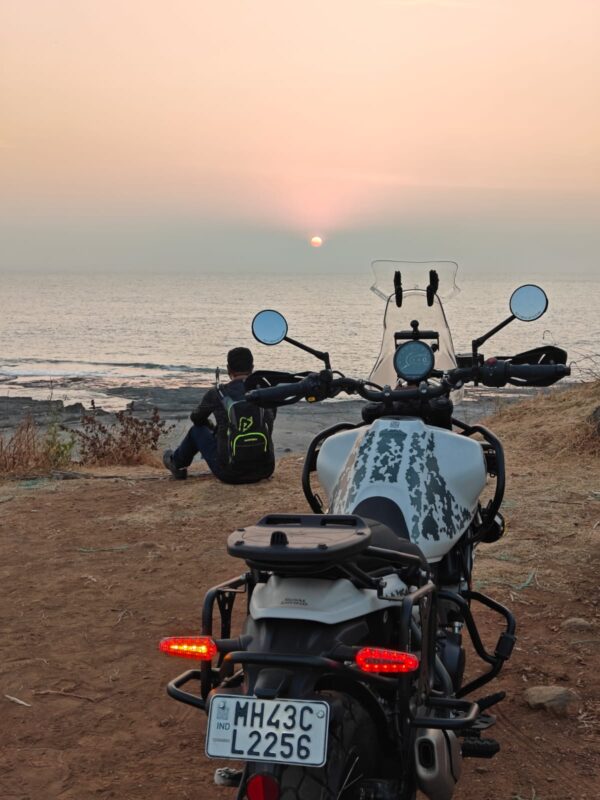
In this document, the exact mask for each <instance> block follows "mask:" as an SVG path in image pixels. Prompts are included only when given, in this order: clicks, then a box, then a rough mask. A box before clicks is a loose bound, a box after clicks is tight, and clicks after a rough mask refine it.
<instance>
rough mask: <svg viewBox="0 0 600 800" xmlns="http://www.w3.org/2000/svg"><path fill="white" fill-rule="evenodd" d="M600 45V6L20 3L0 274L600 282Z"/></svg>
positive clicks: (8, 95)
mask: <svg viewBox="0 0 600 800" xmlns="http://www.w3.org/2000/svg"><path fill="white" fill-rule="evenodd" d="M599 41H600V2H599V0H437V1H436V0H404V1H403V0H318V1H317V0H296V2H291V1H290V0H213V2H204V1H203V0H170V1H169V2H168V3H167V2H162V1H161V2H159V0H3V2H2V3H1V5H0V203H1V205H0V211H1V212H2V219H1V221H0V226H1V227H0V233H1V234H2V241H3V243H2V242H0V248H1V250H0V266H1V267H4V268H9V269H10V268H23V267H32V268H43V267H50V268H53V269H58V268H63V267H64V268H77V267H86V268H90V267H93V268H97V269H101V268H122V267H123V268H124V267H145V268H149V269H150V268H151V269H162V268H165V269H166V268H191V269H206V270H210V269H215V268H219V269H222V268H231V269H237V268H240V267H244V266H245V267H252V268H262V267H264V268H266V269H272V268H274V267H276V266H277V265H281V268H287V267H290V266H293V267H298V266H305V267H306V268H307V269H308V268H309V269H325V268H327V269H340V270H342V269H344V268H349V269H358V268H360V267H361V266H362V265H364V264H365V263H367V262H368V261H369V260H370V259H371V258H377V257H383V258H385V257H387V258H394V257H395V258H406V259H419V258H442V257H446V258H454V259H458V260H460V261H462V262H463V263H465V265H466V267H467V268H468V269H470V270H472V271H476V270H478V269H484V270H487V269H491V268H508V269H515V268H517V267H518V266H519V265H520V264H528V265H529V264H532V263H534V264H535V266H536V268H537V269H538V270H541V269H544V266H545V265H548V267H552V269H561V268H565V269H566V270H571V271H572V270H575V271H578V272H586V273H588V274H593V273H595V272H600V270H598V268H597V266H596V265H597V263H598V258H599V257H600V233H599V227H600V226H599V223H600V47H599V46H598V42H599ZM311 234H320V235H322V236H323V237H324V239H325V245H324V246H323V248H321V249H320V250H319V251H316V250H313V249H311V248H310V247H309V246H308V244H307V240H308V238H309V236H310V235H311Z"/></svg>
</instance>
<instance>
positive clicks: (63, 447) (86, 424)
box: [0, 409, 170, 477]
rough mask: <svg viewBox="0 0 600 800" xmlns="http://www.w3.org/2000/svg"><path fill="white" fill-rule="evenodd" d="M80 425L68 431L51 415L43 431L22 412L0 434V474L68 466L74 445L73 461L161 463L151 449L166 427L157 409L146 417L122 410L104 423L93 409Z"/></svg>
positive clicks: (42, 472) (21, 474)
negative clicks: (10, 431)
mask: <svg viewBox="0 0 600 800" xmlns="http://www.w3.org/2000/svg"><path fill="white" fill-rule="evenodd" d="M81 425H82V428H81V430H70V429H67V428H65V427H63V426H61V425H59V423H58V421H57V420H55V421H53V422H52V423H51V424H50V425H49V426H48V427H46V428H44V429H43V430H42V429H40V428H39V427H38V426H37V425H36V423H35V421H34V420H33V419H32V418H31V417H30V416H27V417H25V418H24V419H23V420H22V421H21V422H20V423H19V425H18V427H17V429H16V430H15V432H14V433H13V434H12V435H9V436H0V476H19V477H24V476H31V475H47V474H48V473H50V472H52V471H53V470H59V469H64V468H66V467H71V466H72V465H73V464H74V460H73V456H74V452H75V449H76V448H78V450H79V455H78V458H77V461H76V462H75V463H76V464H77V465H78V466H81V465H85V466H90V465H93V466H96V465H100V466H116V465H142V466H148V467H159V466H161V465H162V464H161V461H160V459H159V457H158V455H157V452H156V451H157V449H158V444H159V440H160V437H161V436H162V435H163V434H164V433H167V432H168V431H169V430H170V427H169V426H168V425H167V423H166V422H165V421H163V420H161V419H160V416H159V414H158V411H156V409H155V410H154V412H153V414H152V416H151V417H150V419H146V420H144V419H139V418H137V417H134V416H133V413H132V412H131V411H130V410H127V411H121V412H119V413H118V414H117V415H116V420H115V422H114V423H110V424H106V425H105V424H104V423H102V422H100V420H99V419H98V417H97V416H96V414H95V412H94V411H92V412H89V413H87V414H84V415H83V417H82V419H81Z"/></svg>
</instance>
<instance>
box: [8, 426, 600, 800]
mask: <svg viewBox="0 0 600 800" xmlns="http://www.w3.org/2000/svg"><path fill="white" fill-rule="evenodd" d="M499 427H500V428H501V425H500V426H499ZM500 432H501V431H500ZM510 444H511V443H510V442H507V450H508V452H510V453H511V455H510V461H509V484H508V490H507V497H506V500H507V502H506V515H507V518H508V521H509V529H508V533H507V534H506V536H505V537H504V539H502V540H501V541H500V542H498V543H496V544H494V545H488V546H486V547H482V548H480V551H479V554H478V563H477V570H476V578H477V585H478V586H479V587H480V588H482V589H483V590H484V591H486V592H488V593H490V594H491V595H492V596H494V597H496V598H497V599H498V600H500V601H501V602H505V603H507V604H508V605H509V606H510V607H512V608H513V609H514V611H515V612H516V614H517V616H518V626H519V630H518V634H519V640H518V646H517V649H516V652H515V654H514V656H513V658H512V660H511V661H510V662H509V664H508V666H507V668H506V669H505V671H504V673H503V675H502V677H501V679H500V680H499V681H497V682H496V684H495V688H497V689H505V690H506V691H507V692H508V695H509V697H508V699H507V700H506V701H505V702H504V703H502V705H501V706H499V707H498V708H499V711H498V716H499V724H498V725H497V726H496V728H495V729H494V735H495V736H496V738H498V740H499V741H500V742H501V744H502V751H501V753H500V755H499V756H497V757H496V758H495V759H494V760H493V761H489V762H488V761H483V760H474V759H471V760H467V761H465V762H464V777H463V778H462V780H461V783H460V789H459V791H458V792H457V793H456V795H455V797H457V798H458V800H467V798H468V799H469V800H492V799H493V800H592V799H593V798H597V797H598V795H599V792H598V785H599V784H598V778H599V777H600V776H599V767H600V736H599V733H600V658H599V655H600V610H599V606H598V603H599V600H600V596H599V590H598V572H599V567H600V524H599V521H600V502H599V500H598V495H597V494H596V495H595V494H594V492H598V490H600V473H599V470H598V464H597V462H594V461H593V460H591V459H588V460H586V459H581V458H578V457H574V456H573V457H572V456H570V455H569V454H568V453H566V454H565V455H564V456H563V457H562V458H561V459H560V460H558V461H557V460H556V459H547V460H544V459H543V458H542V457H539V458H538V459H536V461H535V463H534V464H533V463H532V462H531V451H530V449H529V448H528V447H527V446H526V443H523V442H521V443H520V442H519V441H517V440H516V439H515V440H513V442H512V444H513V445H514V447H513V448H512V450H511V449H510ZM300 468H301V459H298V458H296V457H289V458H288V459H286V460H285V461H284V462H282V463H280V465H279V467H278V470H277V473H276V476H275V478H274V479H272V480H271V481H269V482H267V483H265V484H263V485H261V486H259V487H256V486H254V487H253V486H246V487H228V486H224V485H222V484H219V483H217V482H216V481H214V480H213V479H211V478H198V479H193V480H188V481H187V482H185V483H181V482H177V483H176V482H173V481H171V480H169V479H164V476H163V473H162V472H158V471H152V470H151V469H144V468H139V469H129V470H127V469H116V468H113V469H110V470H104V471H102V470H96V471H95V474H96V476H98V475H101V474H104V475H106V474H107V473H110V474H113V475H117V476H118V477H117V478H108V479H102V480H100V479H97V478H95V479H89V480H83V479H82V480H69V481H41V482H40V481H33V482H29V483H27V482H25V483H23V482H21V483H15V482H9V481H7V482H3V483H0V552H1V553H2V559H1V565H0V585H1V587H2V589H1V592H2V594H1V596H2V603H1V604H0V628H1V630H2V659H1V661H0V688H1V691H0V709H1V717H0V718H1V720H2V724H1V726H0V797H1V798H2V799H3V800H26V799H27V800H54V798H57V800H58V799H59V798H60V800H88V798H90V799H91V798H105V797H106V798H119V799H120V800H137V798H139V799H140V800H141V799H142V798H143V799H144V800H159V799H161V798H165V797H177V798H182V800H184V799H187V798H189V799H190V800H217V799H218V798H226V797H228V798H233V797H234V793H233V792H232V791H231V790H229V789H217V788H216V787H214V786H213V785H212V773H213V770H214V767H215V763H214V762H212V763H209V762H208V761H207V760H206V759H205V757H204V756H203V730H204V725H205V721H204V717H203V714H202V713H201V712H197V711H195V710H194V709H192V708H188V707H184V706H182V705H181V704H178V703H175V702H173V701H172V700H170V699H169V698H168V697H167V695H166V693H165V684H166V683H167V681H168V680H169V679H170V678H172V677H173V676H174V675H176V674H177V673H178V672H181V671H183V669H184V668H185V667H186V662H183V661H179V660H176V659H169V658H167V657H165V656H162V655H160V654H159V653H158V652H157V649H156V646H157V642H158V640H159V639H160V638H161V637H162V636H164V635H169V634H177V633H184V632H187V633H189V632H195V631H196V630H197V628H198V625H199V613H200V605H201V600H202V597H203V593H204V592H205V590H206V589H207V588H209V587H210V586H211V585H214V584H216V583H218V582H220V581H222V580H224V579H226V578H227V577H230V576H232V575H235V574H238V573H240V572H242V571H243V565H242V563H240V562H238V561H236V560H234V559H231V558H229V557H228V556H227V555H226V553H225V541H226V537H227V535H228V534H229V533H230V531H231V530H232V529H233V528H234V527H237V526H238V525H240V524H244V523H251V522H253V521H255V520H256V519H257V518H258V517H260V516H261V515H262V514H263V513H265V512H267V511H272V510H279V511H296V510H298V509H304V508H305V505H304V498H303V496H302V494H301V490H300V481H299V474H300ZM569 617H583V618H585V619H586V620H588V621H590V622H591V623H592V627H591V628H590V629H589V630H587V631H585V632H581V631H570V630H564V629H562V628H561V627H560V625H561V622H562V621H563V620H565V619H567V618H569ZM481 619H482V623H483V629H484V633H485V638H486V641H487V642H488V644H489V645H490V646H493V644H494V643H495V630H494V628H493V623H492V620H491V619H488V618H487V617H486V616H485V615H483V616H482V617H481ZM536 684H558V685H560V686H565V687H569V688H571V689H574V690H575V691H576V692H577V694H578V698H579V699H578V701H577V703H576V704H575V705H574V707H573V709H572V711H571V713H570V714H569V716H567V717H564V718H556V717H553V716H551V715H550V714H549V713H548V712H544V711H532V710H530V709H529V708H528V707H527V705H526V703H525V701H524V691H525V689H526V688H527V687H528V686H533V685H536ZM7 695H8V696H9V697H10V698H13V699H9V698H7ZM14 698H16V699H17V700H20V701H22V702H23V703H26V704H27V705H21V704H19V703H18V702H16V701H15V699H14Z"/></svg>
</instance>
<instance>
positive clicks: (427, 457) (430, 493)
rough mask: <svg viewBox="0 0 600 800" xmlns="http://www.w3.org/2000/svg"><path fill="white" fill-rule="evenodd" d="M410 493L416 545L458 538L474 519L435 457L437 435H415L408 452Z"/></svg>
mask: <svg viewBox="0 0 600 800" xmlns="http://www.w3.org/2000/svg"><path fill="white" fill-rule="evenodd" d="M404 477H405V480H406V484H407V486H408V494H409V497H410V501H411V506H412V508H413V509H414V514H413V516H412V518H411V519H410V520H406V522H407V524H408V529H409V532H410V538H411V540H412V541H413V542H418V541H419V540H420V539H421V540H422V539H435V540H436V541H439V539H440V536H445V537H454V536H455V535H456V533H458V532H460V531H462V530H464V528H465V526H466V524H467V523H468V522H469V521H470V519H471V517H472V516H473V515H472V513H471V511H470V510H469V509H468V508H465V507H464V506H461V505H460V504H459V503H457V502H456V499H455V497H454V495H453V493H452V492H451V491H450V490H449V489H448V485H447V483H446V480H445V478H444V476H443V475H442V473H441V471H440V465H439V463H438V460H437V458H436V456H435V438H434V435H433V433H427V432H426V433H424V434H420V433H413V434H412V436H411V437H410V447H409V451H408V469H407V470H406V474H405V476H404Z"/></svg>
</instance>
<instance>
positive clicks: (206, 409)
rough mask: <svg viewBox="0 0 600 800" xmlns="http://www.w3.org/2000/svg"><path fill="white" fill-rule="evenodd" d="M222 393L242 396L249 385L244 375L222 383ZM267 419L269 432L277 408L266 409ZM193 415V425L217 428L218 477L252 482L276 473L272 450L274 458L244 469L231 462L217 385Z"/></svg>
mask: <svg viewBox="0 0 600 800" xmlns="http://www.w3.org/2000/svg"><path fill="white" fill-rule="evenodd" d="M220 391H221V393H222V394H224V395H226V396H228V397H231V398H232V400H242V399H243V398H244V393H245V391H246V387H245V385H244V380H243V378H236V379H235V380H233V381H231V382H230V383H226V384H223V385H221V386H220ZM264 413H265V421H266V423H267V427H268V428H269V432H270V433H271V434H272V433H273V422H274V420H275V411H274V410H273V411H271V410H268V409H265V412H264ZM210 417H214V419H215V423H216V424H213V423H212V420H211V419H210ZM190 419H191V420H192V422H193V423H194V425H208V427H210V428H211V429H214V430H215V436H216V438H217V462H218V467H219V475H218V477H219V478H221V480H223V481H226V482H228V483H251V482H253V481H258V480H262V479H263V478H268V477H269V476H270V475H272V474H273V471H274V469H275V456H274V453H273V452H272V451H271V458H270V459H269V460H268V461H267V462H266V463H263V464H261V465H260V466H257V467H253V468H252V469H251V470H250V469H248V471H242V470H241V469H240V468H239V467H236V468H235V470H234V469H232V468H231V467H230V466H229V454H228V444H227V426H228V419H227V412H226V411H225V407H224V405H223V403H222V401H221V399H220V397H219V393H218V392H217V390H216V389H214V388H213V389H209V390H208V391H207V392H206V394H205V395H204V397H203V398H202V402H201V403H200V405H199V406H197V407H196V408H195V409H194V411H192V413H191V414H190Z"/></svg>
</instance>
